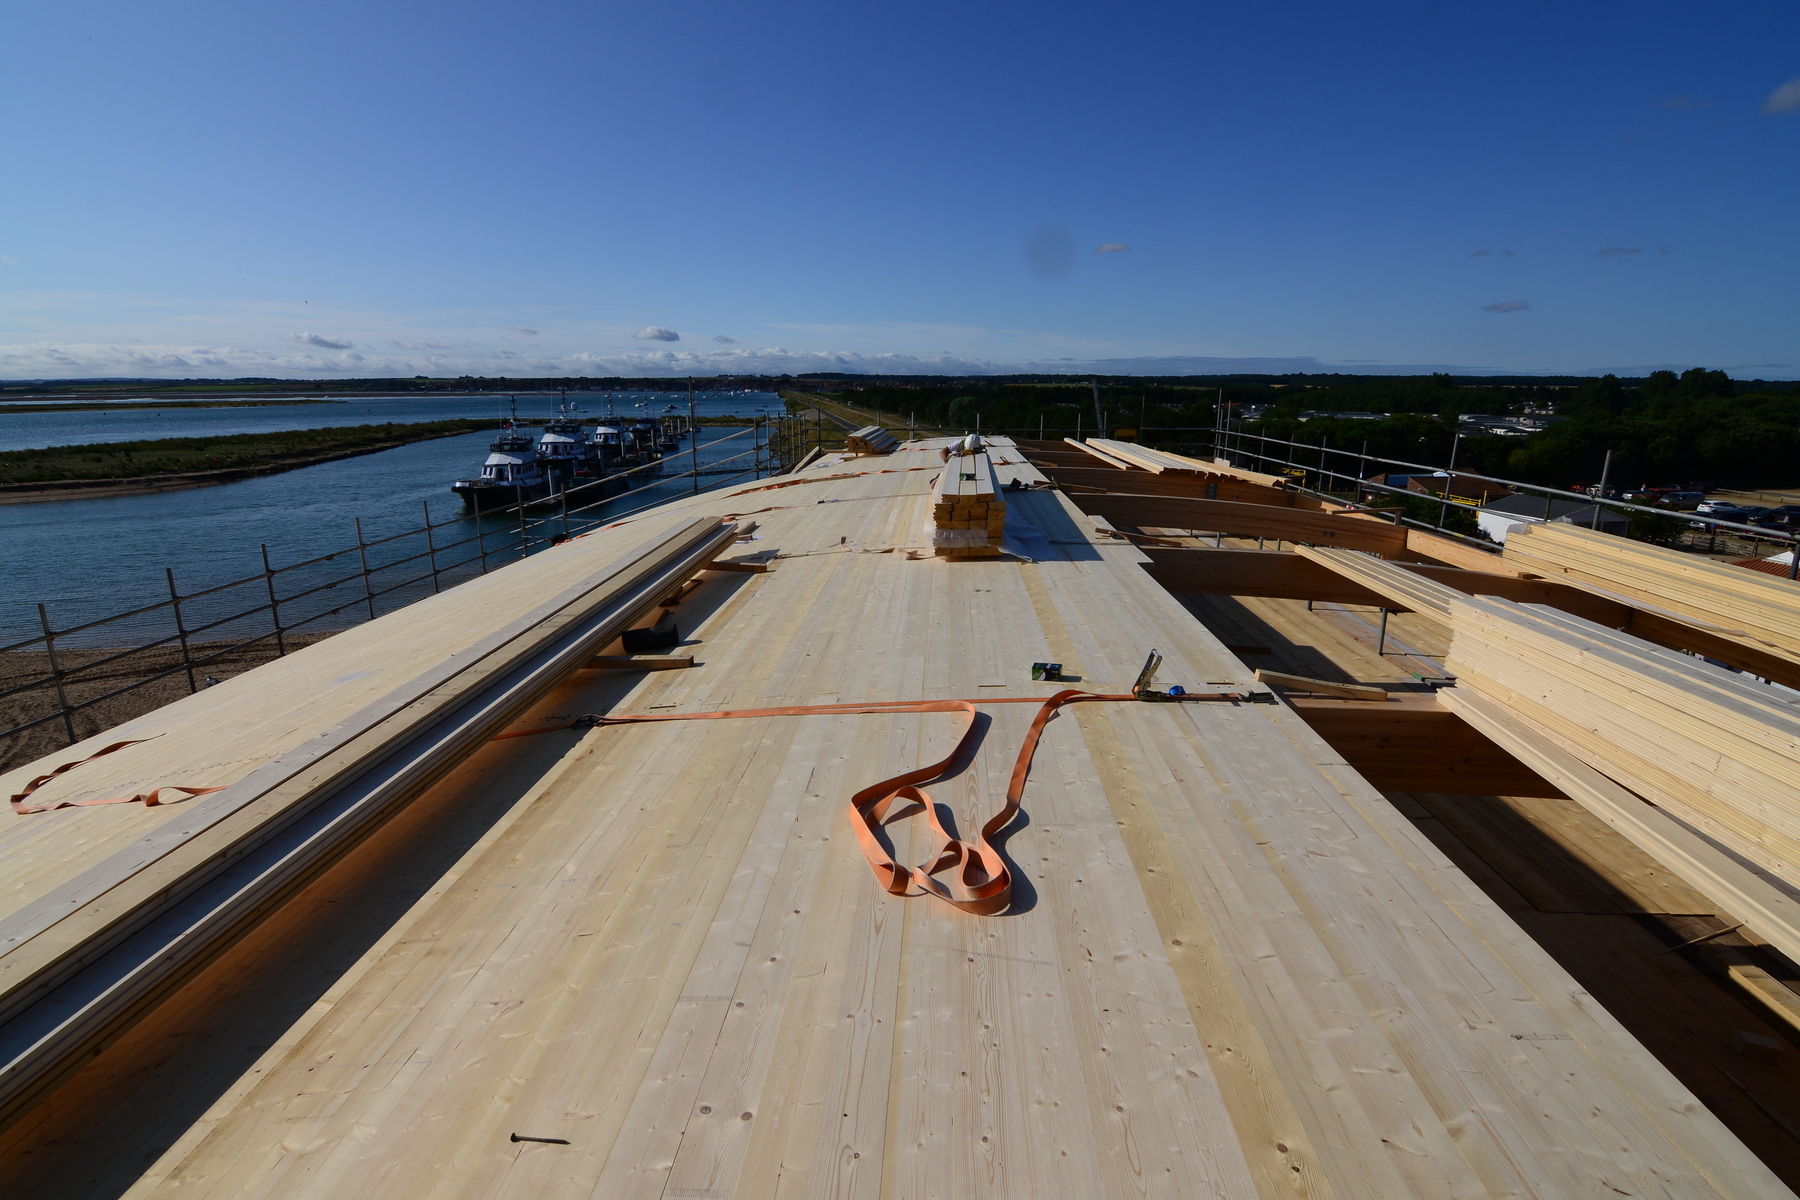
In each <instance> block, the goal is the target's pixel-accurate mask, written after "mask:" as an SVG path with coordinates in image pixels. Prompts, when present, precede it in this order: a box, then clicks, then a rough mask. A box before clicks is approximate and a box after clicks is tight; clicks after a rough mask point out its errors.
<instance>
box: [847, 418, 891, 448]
mask: <svg viewBox="0 0 1800 1200" xmlns="http://www.w3.org/2000/svg"><path fill="white" fill-rule="evenodd" d="M899 445H900V440H899V439H898V438H896V437H895V436H894V435H893V434H891V433H889V432H888V431H887V430H885V429H883V428H882V427H881V426H879V425H865V426H863V427H862V428H861V429H858V430H855V431H854V432H851V433H847V434H845V435H844V448H845V449H846V450H848V451H850V452H851V453H852V454H859V455H860V454H892V453H893V452H894V450H895V448H896V447H898V446H899Z"/></svg>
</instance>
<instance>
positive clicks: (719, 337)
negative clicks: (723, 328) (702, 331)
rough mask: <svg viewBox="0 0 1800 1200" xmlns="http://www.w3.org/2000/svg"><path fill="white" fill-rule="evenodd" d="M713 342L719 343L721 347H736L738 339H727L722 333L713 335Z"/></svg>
mask: <svg viewBox="0 0 1800 1200" xmlns="http://www.w3.org/2000/svg"><path fill="white" fill-rule="evenodd" d="M713 341H715V342H717V343H719V345H721V346H735V345H737V339H736V338H734V337H726V336H725V335H724V334H722V333H715V334H713Z"/></svg>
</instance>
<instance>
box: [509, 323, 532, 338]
mask: <svg viewBox="0 0 1800 1200" xmlns="http://www.w3.org/2000/svg"><path fill="white" fill-rule="evenodd" d="M510 328H511V329H512V331H513V332H514V333H522V334H524V335H525V336H526V337H536V336H537V335H538V331H537V330H535V329H527V328H526V327H525V326H523V325H513V326H511V327H510Z"/></svg>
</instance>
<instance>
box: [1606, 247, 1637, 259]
mask: <svg viewBox="0 0 1800 1200" xmlns="http://www.w3.org/2000/svg"><path fill="white" fill-rule="evenodd" d="M1643 252H1644V248H1643V247H1642V246H1603V247H1601V249H1600V252H1599V253H1598V254H1596V255H1594V257H1595V258H1620V257H1622V256H1624V255H1627V254H1642V253H1643Z"/></svg>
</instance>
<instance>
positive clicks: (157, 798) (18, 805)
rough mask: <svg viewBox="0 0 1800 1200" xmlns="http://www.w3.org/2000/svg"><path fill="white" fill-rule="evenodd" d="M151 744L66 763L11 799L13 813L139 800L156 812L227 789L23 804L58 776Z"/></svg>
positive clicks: (100, 752)
mask: <svg viewBox="0 0 1800 1200" xmlns="http://www.w3.org/2000/svg"><path fill="white" fill-rule="evenodd" d="M156 736H157V737H161V736H162V734H160V733H159V734H157V735H156ZM150 740H151V739H150V738H134V739H132V740H131V741H129V742H114V743H113V744H112V745H110V746H106V747H103V748H102V749H99V750H96V751H94V752H93V753H92V754H90V755H88V756H87V757H86V758H78V759H76V760H75V761H74V762H68V763H64V764H63V765H62V766H60V767H58V768H56V770H54V771H52V772H50V773H49V774H48V775H39V776H38V777H37V778H36V779H34V780H32V781H31V782H30V783H28V784H26V785H25V790H24V791H22V792H19V793H18V794H17V795H15V796H13V797H11V800H12V810H13V811H14V812H15V813H17V814H19V815H20V816H21V817H29V816H30V815H31V814H33V813H41V812H52V811H54V810H56V809H59V808H89V807H92V806H93V805H96V804H131V803H134V802H136V801H138V800H142V801H143V802H144V807H145V808H155V807H156V806H157V805H159V804H179V803H181V801H183V800H187V799H191V798H192V797H194V796H204V795H206V794H207V793H208V792H219V791H223V790H224V789H223V788H216V787H204V788H190V787H169V786H167V785H165V786H163V787H159V788H152V789H151V790H150V791H147V792H138V793H137V794H136V795H132V796H114V797H113V798H111V799H109V800H63V801H61V802H59V803H56V804H38V805H29V804H25V803H23V801H24V800H25V799H27V798H28V797H29V796H30V795H31V793H33V792H35V791H37V790H38V789H39V788H41V787H43V786H44V785H45V784H46V783H49V782H50V781H51V780H52V779H55V778H56V777H57V776H58V775H61V774H62V773H63V772H64V771H73V770H74V769H75V768H76V767H79V766H80V765H81V764H82V763H91V762H93V761H94V760H95V759H96V758H104V757H105V756H106V755H108V754H111V753H112V752H113V751H114V750H123V749H124V748H125V747H127V746H135V745H137V744H138V743H139V742H147V741H150ZM164 792H180V793H182V794H181V796H180V797H178V798H177V799H174V800H164V799H163V798H162V794H163V793H164Z"/></svg>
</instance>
